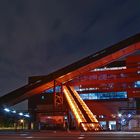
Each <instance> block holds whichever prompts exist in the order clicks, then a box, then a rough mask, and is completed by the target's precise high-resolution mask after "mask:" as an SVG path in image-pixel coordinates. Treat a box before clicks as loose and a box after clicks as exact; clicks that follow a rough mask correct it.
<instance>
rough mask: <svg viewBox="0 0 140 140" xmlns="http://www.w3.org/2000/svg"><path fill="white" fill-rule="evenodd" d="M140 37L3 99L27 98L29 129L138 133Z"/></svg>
mask: <svg viewBox="0 0 140 140" xmlns="http://www.w3.org/2000/svg"><path fill="white" fill-rule="evenodd" d="M139 52H140V34H137V35H135V36H132V37H130V38H128V39H126V40H123V41H121V42H119V43H117V44H115V45H112V46H110V47H108V48H106V49H103V50H101V51H99V52H96V53H94V54H92V55H90V56H88V57H85V58H83V59H81V60H79V61H77V62H75V63H72V64H70V65H68V66H66V67H64V68H62V69H60V70H58V71H55V72H53V73H51V74H49V75H43V76H32V77H29V80H28V84H27V85H25V86H23V87H21V88H19V89H16V90H14V91H12V92H10V93H8V94H6V95H4V96H3V97H1V98H0V105H1V107H4V106H7V107H9V106H13V105H15V104H17V103H19V102H21V101H24V100H26V99H28V110H29V112H30V115H31V116H32V117H31V121H30V128H36V129H78V130H81V131H100V130H136V129H137V130H138V129H139V128H140V116H139V113H140V54H139Z"/></svg>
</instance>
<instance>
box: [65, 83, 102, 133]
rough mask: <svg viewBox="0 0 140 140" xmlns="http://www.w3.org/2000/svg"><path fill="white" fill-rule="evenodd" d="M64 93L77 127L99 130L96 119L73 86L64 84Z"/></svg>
mask: <svg viewBox="0 0 140 140" xmlns="http://www.w3.org/2000/svg"><path fill="white" fill-rule="evenodd" d="M64 95H65V97H66V100H67V102H68V104H69V107H70V109H71V111H72V113H73V115H74V117H75V119H76V121H77V125H78V127H79V129H81V130H83V131H99V130H101V127H100V125H99V123H98V120H97V119H96V117H95V116H94V115H93V114H92V112H91V111H90V109H89V108H88V107H87V105H86V104H85V102H84V101H83V100H82V99H81V97H80V96H79V94H78V93H77V92H76V91H75V89H74V88H73V87H68V86H64Z"/></svg>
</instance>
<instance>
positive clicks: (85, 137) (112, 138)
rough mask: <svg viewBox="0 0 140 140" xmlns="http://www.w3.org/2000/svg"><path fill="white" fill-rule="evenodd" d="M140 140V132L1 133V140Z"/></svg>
mask: <svg viewBox="0 0 140 140" xmlns="http://www.w3.org/2000/svg"><path fill="white" fill-rule="evenodd" d="M27 139H30V140H140V132H94V133H93V132H87V133H81V132H62V131H43V132H0V140H27Z"/></svg>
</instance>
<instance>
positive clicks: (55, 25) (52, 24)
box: [0, 0, 140, 95]
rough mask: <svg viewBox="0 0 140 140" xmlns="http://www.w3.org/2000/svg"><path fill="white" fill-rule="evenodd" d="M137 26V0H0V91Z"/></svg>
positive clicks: (106, 43) (126, 34) (139, 9)
mask: <svg viewBox="0 0 140 140" xmlns="http://www.w3.org/2000/svg"><path fill="white" fill-rule="evenodd" d="M138 32H140V0H0V95H4V94H6V93H8V92H9V91H11V90H14V89H16V88H18V87H20V86H22V85H24V84H25V83H27V77H28V76H31V75H45V74H48V73H50V72H52V71H54V70H56V69H58V68H61V67H62V66H65V65H68V64H70V63H72V62H74V61H75V60H78V59H80V58H82V57H85V56H87V55H89V54H91V53H94V52H95V51H98V50H100V49H103V48H104V47H107V46H109V45H112V44H114V43H117V42H118V41H120V40H122V39H125V38H127V37H129V36H131V35H134V34H136V33H138Z"/></svg>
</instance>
